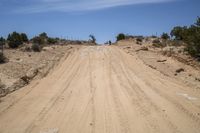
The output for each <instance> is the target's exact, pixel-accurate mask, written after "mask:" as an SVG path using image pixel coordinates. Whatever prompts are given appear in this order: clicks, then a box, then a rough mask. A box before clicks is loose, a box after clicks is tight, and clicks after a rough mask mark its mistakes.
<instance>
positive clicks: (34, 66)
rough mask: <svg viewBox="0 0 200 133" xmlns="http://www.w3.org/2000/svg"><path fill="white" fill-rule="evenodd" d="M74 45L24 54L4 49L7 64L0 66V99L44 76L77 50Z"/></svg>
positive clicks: (56, 46) (58, 46)
mask: <svg viewBox="0 0 200 133" xmlns="http://www.w3.org/2000/svg"><path fill="white" fill-rule="evenodd" d="M77 48H78V46H76V45H73V46H72V45H67V46H66V45H65V46H60V45H53V46H47V47H44V48H43V49H42V51H41V52H25V51H24V49H23V48H19V49H5V51H4V54H5V56H6V57H7V58H8V62H7V63H4V64H0V97H2V96H5V95H7V94H9V93H11V92H13V91H15V90H17V89H19V88H21V87H23V86H25V85H27V84H29V82H30V81H31V80H33V79H36V78H37V79H38V78H42V77H44V76H46V75H47V74H48V73H49V71H50V70H51V69H52V68H53V67H54V65H55V64H57V63H58V62H59V61H60V59H61V58H62V57H63V56H64V55H66V56H67V55H68V54H66V53H70V52H72V51H73V50H74V49H77Z"/></svg>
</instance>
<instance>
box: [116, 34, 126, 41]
mask: <svg viewBox="0 0 200 133" xmlns="http://www.w3.org/2000/svg"><path fill="white" fill-rule="evenodd" d="M116 38H117V41H120V40H124V39H125V38H126V36H125V34H124V33H119V34H118V35H117V37H116Z"/></svg>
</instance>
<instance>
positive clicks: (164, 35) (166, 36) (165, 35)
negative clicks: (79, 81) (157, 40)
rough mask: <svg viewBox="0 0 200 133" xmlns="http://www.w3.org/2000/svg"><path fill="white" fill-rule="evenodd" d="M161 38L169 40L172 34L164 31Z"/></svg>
mask: <svg viewBox="0 0 200 133" xmlns="http://www.w3.org/2000/svg"><path fill="white" fill-rule="evenodd" d="M161 38H162V39H165V40H167V39H169V38H170V36H169V35H168V33H163V34H162V35H161Z"/></svg>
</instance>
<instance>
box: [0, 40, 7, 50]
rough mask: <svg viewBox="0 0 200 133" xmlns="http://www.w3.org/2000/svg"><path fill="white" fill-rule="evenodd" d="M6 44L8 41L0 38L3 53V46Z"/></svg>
mask: <svg viewBox="0 0 200 133" xmlns="http://www.w3.org/2000/svg"><path fill="white" fill-rule="evenodd" d="M5 44H6V40H5V39H4V38H3V37H0V50H1V51H2V53H3V46H4V45H5Z"/></svg>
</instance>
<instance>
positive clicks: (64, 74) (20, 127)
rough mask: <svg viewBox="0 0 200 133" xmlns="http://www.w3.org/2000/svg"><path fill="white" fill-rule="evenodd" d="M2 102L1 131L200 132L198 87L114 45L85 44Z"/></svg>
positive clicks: (199, 95) (54, 132)
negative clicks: (48, 71)
mask: <svg viewBox="0 0 200 133" xmlns="http://www.w3.org/2000/svg"><path fill="white" fill-rule="evenodd" d="M2 100H3V102H1V103H0V133H199V132H200V93H199V90H195V89H193V88H189V87H187V86H186V85H184V83H181V82H178V81H174V80H172V79H170V78H169V77H166V76H164V75H162V74H161V73H159V72H157V71H156V70H153V69H152V68H149V67H147V66H145V65H144V64H143V63H142V61H140V60H139V59H137V58H136V57H134V56H130V55H128V54H126V53H125V52H123V51H122V50H120V49H119V48H117V47H115V46H111V47H109V46H100V47H98V46H91V47H83V48H81V49H79V50H78V51H76V52H74V53H73V54H71V55H70V56H69V57H68V58H67V59H65V60H64V61H63V62H62V63H60V64H59V66H57V68H56V69H55V70H54V71H53V72H52V73H50V74H49V75H48V76H47V77H46V78H44V79H42V80H40V81H35V82H32V83H31V84H30V85H29V86H27V87H25V88H23V89H21V90H19V91H16V92H14V93H12V94H10V95H8V96H7V97H5V98H4V99H2Z"/></svg>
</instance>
